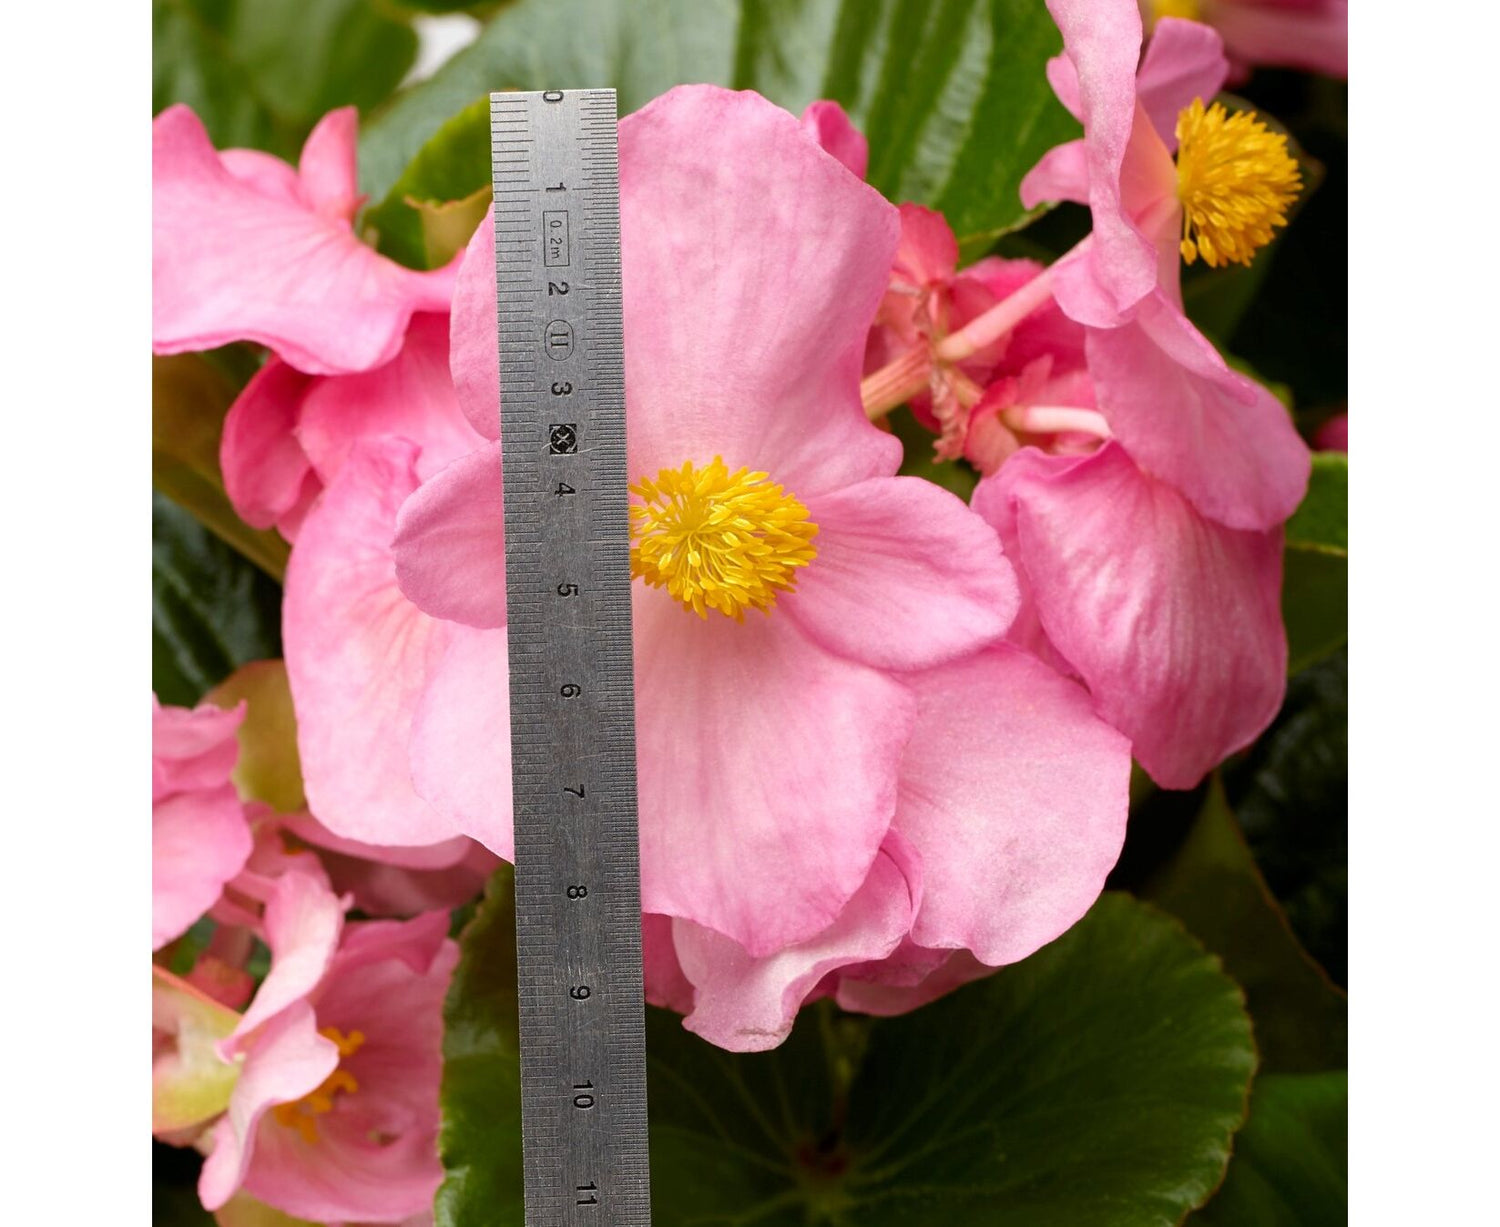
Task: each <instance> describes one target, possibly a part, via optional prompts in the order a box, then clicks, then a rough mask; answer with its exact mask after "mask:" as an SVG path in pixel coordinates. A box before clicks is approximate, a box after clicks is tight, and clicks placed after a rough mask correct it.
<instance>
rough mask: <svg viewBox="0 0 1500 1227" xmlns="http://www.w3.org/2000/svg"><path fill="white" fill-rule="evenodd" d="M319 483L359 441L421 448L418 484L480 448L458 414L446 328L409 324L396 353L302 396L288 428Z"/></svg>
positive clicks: (417, 318)
mask: <svg viewBox="0 0 1500 1227" xmlns="http://www.w3.org/2000/svg"><path fill="white" fill-rule="evenodd" d="M296 432H297V439H298V442H300V443H301V444H302V447H303V448H304V449H305V450H306V452H307V456H308V458H309V459H310V460H311V461H312V464H313V467H314V468H315V469H317V471H318V475H319V476H320V477H321V478H322V479H323V481H324V482H325V483H326V482H330V481H332V480H333V479H334V478H335V477H336V476H337V475H338V472H339V469H340V468H342V467H343V463H344V461H345V460H346V459H347V458H348V455H349V452H350V450H351V449H352V448H353V447H354V446H355V444H356V443H358V442H359V441H360V440H362V439H370V438H374V437H376V436H378V435H396V436H399V437H400V438H403V439H409V440H411V441H412V442H413V443H415V444H417V446H418V447H420V448H421V451H420V453H419V454H418V456H417V476H418V477H419V478H421V479H422V480H424V481H425V480H426V479H427V478H428V477H430V476H432V475H433V474H434V473H436V472H437V471H438V470H439V469H442V468H443V467H444V466H445V465H448V464H451V463H452V462H453V461H454V460H457V459H458V458H459V457H460V456H464V455H467V454H468V453H469V452H471V451H473V450H474V449H475V448H476V447H478V446H479V445H480V443H481V442H482V440H481V439H480V438H479V436H478V435H477V434H476V433H475V432H474V430H473V428H472V427H470V425H469V423H468V421H467V420H466V419H465V418H464V416H463V412H462V411H461V410H460V409H459V407H458V397H457V394H456V393H455V392H454V390H453V379H452V377H451V376H450V374H449V372H448V320H447V317H446V316H443V315H435V314H432V313H431V312H422V313H420V314H417V315H414V316H412V321H411V327H410V328H409V329H408V330H407V333H406V340H405V343H404V344H403V345H402V347H401V352H400V353H399V354H397V355H396V357H395V358H393V359H392V360H391V361H390V362H387V363H386V364H385V365H384V366H381V367H378V368H377V369H375V370H373V371H368V372H365V373H362V374H358V375H345V376H341V377H337V378H328V379H319V380H316V381H315V382H314V386H313V387H312V388H311V389H310V390H309V392H308V394H307V397H306V400H305V401H304V403H303V406H302V413H301V416H300V418H299V420H298V422H297V427H296Z"/></svg>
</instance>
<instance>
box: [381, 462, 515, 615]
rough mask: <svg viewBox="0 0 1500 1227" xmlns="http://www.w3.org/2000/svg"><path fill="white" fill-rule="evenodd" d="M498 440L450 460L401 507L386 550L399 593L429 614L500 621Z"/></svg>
mask: <svg viewBox="0 0 1500 1227" xmlns="http://www.w3.org/2000/svg"><path fill="white" fill-rule="evenodd" d="M504 515H505V499H504V496H503V491H502V489H501V466H500V445H499V444H498V443H493V444H490V445H488V446H485V447H481V448H479V449H478V450H477V451H473V452H470V453H469V454H468V455H467V456H464V457H463V458H461V459H459V460H456V461H454V462H453V463H452V464H450V465H449V466H448V467H447V468H446V469H444V470H443V471H442V472H440V473H438V474H437V475H436V476H435V477H433V478H431V479H430V480H428V481H426V482H425V483H423V485H422V486H421V488H420V489H418V490H417V492H416V493H415V494H413V495H412V496H411V497H410V498H409V499H407V500H406V502H405V503H403V504H402V506H401V512H400V515H399V516H398V517H397V519H396V537H395V541H394V543H393V546H392V548H393V550H394V553H395V558H396V578H397V580H398V582H399V583H400V584H401V591H402V592H404V593H405V594H406V598H407V599H408V600H409V601H412V602H413V603H414V604H416V605H417V606H418V607H419V608H420V609H422V610H423V611H424V612H426V613H428V614H431V615H432V616H433V617H434V618H444V619H446V620H447V621H450V622H461V623H463V624H464V625H465V626H475V627H481V628H484V629H493V628H494V627H497V626H504V625H505V520H504Z"/></svg>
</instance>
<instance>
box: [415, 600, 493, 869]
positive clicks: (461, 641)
mask: <svg viewBox="0 0 1500 1227" xmlns="http://www.w3.org/2000/svg"><path fill="white" fill-rule="evenodd" d="M451 632H452V633H451V636H450V639H451V642H450V644H449V647H448V650H447V652H446V654H445V655H444V656H443V658H442V659H441V660H440V661H439V662H438V664H437V666H436V667H435V668H434V669H433V671H432V673H431V675H430V677H429V680H428V682H427V686H426V689H425V690H424V691H423V693H422V695H421V698H420V700H419V701H418V703H417V707H416V711H415V714H414V716H413V719H412V732H411V743H410V752H411V770H412V779H413V781H414V782H415V784H416V788H417V792H418V793H420V794H421V796H422V797H423V798H425V799H426V800H427V802H428V803H429V804H430V805H431V806H432V807H433V808H434V809H435V810H437V812H438V813H440V814H442V815H443V818H444V819H445V820H446V821H447V823H448V824H449V826H450V827H452V828H453V829H455V830H460V831H463V832H464V833H465V834H466V835H470V836H472V837H473V838H474V839H477V840H478V841H479V842H480V843H482V844H484V846H485V847H487V848H488V849H489V850H490V851H491V852H493V853H495V855H496V856H500V857H503V858H504V859H505V860H507V861H509V860H513V859H514V857H515V851H514V848H515V842H514V835H513V834H512V828H511V781H510V662H509V659H508V657H507V654H506V653H507V649H506V636H505V631H504V629H500V630H489V631H481V630H473V629H470V628H469V627H464V626H457V625H453V626H452V627H451Z"/></svg>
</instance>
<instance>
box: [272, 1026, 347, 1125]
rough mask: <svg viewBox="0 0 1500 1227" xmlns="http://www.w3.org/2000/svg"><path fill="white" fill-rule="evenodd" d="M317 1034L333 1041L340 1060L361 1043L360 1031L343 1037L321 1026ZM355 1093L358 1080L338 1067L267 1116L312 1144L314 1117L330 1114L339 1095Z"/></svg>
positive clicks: (315, 1122)
mask: <svg viewBox="0 0 1500 1227" xmlns="http://www.w3.org/2000/svg"><path fill="white" fill-rule="evenodd" d="M318 1034H319V1035H321V1036H323V1037H324V1038H325V1039H330V1040H332V1041H333V1042H334V1046H335V1047H337V1048H338V1050H339V1059H340V1060H343V1059H344V1058H345V1057H352V1056H353V1055H354V1054H355V1053H356V1052H358V1051H359V1050H360V1048H361V1046H362V1045H363V1044H364V1042H365V1033H364V1032H363V1031H351V1032H349V1034H348V1035H345V1034H344V1033H343V1032H342V1031H340V1030H339V1029H338V1028H337V1027H321V1028H319V1030H318ZM357 1090H359V1080H358V1079H356V1078H355V1076H354V1075H353V1074H351V1073H350V1072H349V1071H348V1070H347V1069H344V1068H342V1067H338V1068H335V1069H334V1071H333V1073H331V1074H329V1075H328V1077H326V1078H324V1079H323V1081H322V1082H320V1083H318V1085H317V1086H316V1087H314V1088H313V1089H312V1090H311V1091H309V1092H308V1093H307V1094H306V1095H304V1096H302V1098H301V1099H298V1100H295V1101H294V1102H292V1103H281V1104H277V1105H276V1106H275V1107H274V1108H272V1109H271V1116H272V1118H273V1119H274V1120H275V1121H276V1123H277V1124H278V1125H283V1126H285V1127H286V1128H288V1129H295V1130H297V1132H298V1133H300V1134H301V1135H302V1140H303V1141H304V1142H308V1143H312V1142H316V1141H317V1140H318V1117H320V1116H322V1115H323V1114H324V1113H325V1112H332V1111H333V1103H334V1100H335V1099H336V1098H337V1097H338V1096H339V1095H340V1094H344V1095H352V1094H354V1092H355V1091H357Z"/></svg>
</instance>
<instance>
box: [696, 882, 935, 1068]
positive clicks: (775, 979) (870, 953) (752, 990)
mask: <svg viewBox="0 0 1500 1227" xmlns="http://www.w3.org/2000/svg"><path fill="white" fill-rule="evenodd" d="M911 915H912V897H911V890H910V888H909V887H908V885H907V880H906V877H905V875H904V874H903V873H902V872H901V870H900V868H899V867H898V866H897V863H896V861H895V859H893V858H892V857H891V856H890V855H889V854H887V853H885V852H881V853H880V854H879V855H878V856H877V857H876V858H875V861H874V863H873V864H872V865H871V866H870V872H869V875H868V876H867V878H866V879H865V881H864V882H863V883H862V884H861V885H860V887H859V889H858V890H857V891H856V892H855V893H854V895H853V896H852V897H851V898H850V900H849V902H848V903H847V904H846V905H845V906H844V908H843V910H842V911H841V912H840V913H839V915H838V917H837V919H835V920H834V922H833V923H832V924H831V925H829V926H828V928H826V929H825V930H823V931H822V932H821V933H818V934H816V935H815V936H813V937H811V938H809V939H808V940H806V941H804V942H801V943H799V944H798V945H795V946H790V947H788V948H786V949H784V950H780V951H777V952H776V953H774V954H770V955H767V956H765V957H762V958H754V957H752V956H751V955H750V954H749V953H748V952H747V951H746V950H745V949H744V948H743V947H742V946H740V945H739V944H738V943H737V942H735V941H733V940H731V939H730V938H727V937H725V936H723V935H722V934H720V933H715V932H714V931H712V930H711V929H706V928H704V927H702V926H701V925H695V924H693V923H691V922H689V921H685V920H678V921H675V922H674V923H673V925H672V936H673V941H674V943H675V945H676V948H677V956H678V958H679V959H680V960H681V962H682V969H683V972H684V973H685V974H686V976H687V978H688V980H689V981H690V982H691V983H692V984H693V987H694V989H695V994H694V999H693V1011H692V1013H691V1014H689V1015H688V1016H687V1017H686V1018H685V1019H683V1026H685V1027H686V1028H687V1029H688V1030H689V1031H694V1032H696V1033H697V1034H699V1035H701V1036H703V1038H704V1039H706V1040H708V1041H710V1042H711V1043H714V1044H717V1045H718V1046H719V1047H720V1048H727V1049H729V1050H730V1051H732V1052H761V1051H763V1050H765V1049H767V1048H775V1047H776V1046H777V1045H778V1044H780V1043H781V1042H782V1041H783V1040H784V1039H786V1037H787V1034H788V1033H789V1032H790V1031H791V1029H792V1023H793V1021H794V1020H795V1019H796V1017H797V1011H798V1010H799V1009H800V1008H801V1006H802V1003H803V1002H804V1001H805V1000H806V999H807V997H808V996H809V994H810V993H811V992H812V990H813V989H815V988H816V987H817V986H818V984H819V982H820V981H821V980H822V979H823V977H824V976H826V975H827V974H828V973H829V972H831V971H835V970H837V969H838V968H840V967H843V966H846V965H848V964H850V963H864V962H868V961H869V960H871V959H882V958H884V957H885V956H886V955H888V954H890V953H891V951H892V950H894V949H895V948H896V947H897V945H899V944H900V942H901V939H902V938H903V937H905V936H906V931H907V929H908V927H909V926H910V924H911Z"/></svg>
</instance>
